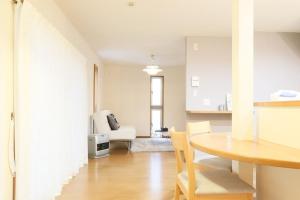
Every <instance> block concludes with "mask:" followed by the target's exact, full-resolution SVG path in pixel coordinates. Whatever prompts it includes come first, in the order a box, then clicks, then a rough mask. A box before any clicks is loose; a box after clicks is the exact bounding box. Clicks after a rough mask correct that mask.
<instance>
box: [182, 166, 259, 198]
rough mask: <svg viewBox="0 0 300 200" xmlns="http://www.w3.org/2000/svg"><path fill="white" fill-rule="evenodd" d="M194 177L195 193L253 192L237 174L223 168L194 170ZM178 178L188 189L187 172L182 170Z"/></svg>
mask: <svg viewBox="0 0 300 200" xmlns="http://www.w3.org/2000/svg"><path fill="white" fill-rule="evenodd" d="M195 178H196V191H195V194H198V195H208V194H210V195H211V194H214V195H222V194H223V195H224V194H225V195H226V194H241V193H254V192H255V190H254V188H253V187H251V186H250V185H248V184H247V183H245V182H243V181H242V180H241V179H239V177H238V176H237V175H235V174H233V173H231V172H229V171H225V170H213V171H205V172H200V171H196V172H195ZM178 179H179V181H180V182H181V183H182V185H183V186H184V187H185V189H186V190H188V176H187V172H186V171H184V172H182V173H180V174H178Z"/></svg>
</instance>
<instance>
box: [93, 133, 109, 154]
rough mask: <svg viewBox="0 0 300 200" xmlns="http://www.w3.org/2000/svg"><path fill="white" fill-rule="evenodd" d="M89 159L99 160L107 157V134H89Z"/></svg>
mask: <svg viewBox="0 0 300 200" xmlns="http://www.w3.org/2000/svg"><path fill="white" fill-rule="evenodd" d="M88 146H89V158H99V157H103V156H107V155H109V136H108V134H104V133H103V134H91V135H89V136H88Z"/></svg>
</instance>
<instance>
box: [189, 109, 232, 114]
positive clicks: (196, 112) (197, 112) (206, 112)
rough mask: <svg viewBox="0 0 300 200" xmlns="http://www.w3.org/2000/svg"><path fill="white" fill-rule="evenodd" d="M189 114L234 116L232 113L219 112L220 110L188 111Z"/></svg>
mask: <svg viewBox="0 0 300 200" xmlns="http://www.w3.org/2000/svg"><path fill="white" fill-rule="evenodd" d="M186 112H187V113H189V114H232V112H231V111H219V110H187V111H186Z"/></svg>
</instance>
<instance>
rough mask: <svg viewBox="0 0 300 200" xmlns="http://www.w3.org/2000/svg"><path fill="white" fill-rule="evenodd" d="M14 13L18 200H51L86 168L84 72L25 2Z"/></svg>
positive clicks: (82, 63) (78, 57)
mask: <svg viewBox="0 0 300 200" xmlns="http://www.w3.org/2000/svg"><path fill="white" fill-rule="evenodd" d="M16 12H17V13H16V16H17V17H16V18H17V19H16V20H17V21H16V25H17V27H16V31H17V32H16V48H17V55H16V60H15V62H16V63H17V67H16V70H15V71H16V72H15V73H16V75H15V86H16V90H15V91H16V102H15V105H16V148H17V149H16V155H17V157H16V160H17V194H16V198H17V200H53V199H54V197H55V196H57V195H59V194H60V192H61V189H62V187H63V185H64V184H65V183H66V182H68V180H69V179H70V178H71V177H72V176H74V175H75V174H76V173H77V172H78V170H79V168H80V167H82V166H83V165H84V164H85V163H87V132H88V124H89V121H88V120H89V117H88V115H89V113H88V108H89V102H88V75H87V70H88V69H87V66H86V59H85V57H84V56H83V55H82V54H81V53H80V52H79V51H78V50H77V49H76V48H74V47H73V46H72V45H71V43H70V42H69V41H68V40H67V39H66V38H64V37H63V36H62V34H60V33H59V32H58V31H57V30H56V29H55V27H54V26H52V25H51V24H50V23H49V22H48V21H47V20H46V19H45V18H44V17H43V16H42V14H41V13H38V11H37V10H36V9H35V8H34V7H33V6H32V5H31V4H30V3H29V2H28V1H24V3H23V5H22V6H20V7H19V8H18V10H17V11H16Z"/></svg>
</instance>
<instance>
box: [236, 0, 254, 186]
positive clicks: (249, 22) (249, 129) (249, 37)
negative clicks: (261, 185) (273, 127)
mask: <svg viewBox="0 0 300 200" xmlns="http://www.w3.org/2000/svg"><path fill="white" fill-rule="evenodd" d="M253 3H254V2H253V0H232V137H233V138H235V139H238V140H253V139H254V135H253V124H254V123H253V118H254V117H253V110H254V106H253V48H254V45H253V37H254V25H253V19H254V17H253V15H254V13H253ZM233 170H234V171H235V172H236V173H238V174H239V176H240V178H242V179H243V180H244V181H246V182H248V183H249V184H251V185H253V165H250V164H247V163H238V162H233Z"/></svg>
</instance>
